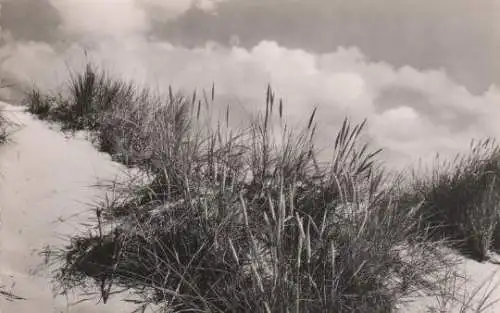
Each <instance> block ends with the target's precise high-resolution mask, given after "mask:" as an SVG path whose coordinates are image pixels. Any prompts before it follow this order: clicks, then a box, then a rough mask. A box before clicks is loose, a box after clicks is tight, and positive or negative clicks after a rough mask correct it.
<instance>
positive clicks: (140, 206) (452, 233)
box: [27, 65, 500, 313]
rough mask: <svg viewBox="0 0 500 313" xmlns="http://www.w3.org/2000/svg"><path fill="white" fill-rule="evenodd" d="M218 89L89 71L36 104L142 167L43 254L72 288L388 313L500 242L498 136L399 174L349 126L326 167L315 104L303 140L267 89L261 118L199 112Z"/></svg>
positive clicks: (288, 308) (220, 307) (181, 300)
mask: <svg viewBox="0 0 500 313" xmlns="http://www.w3.org/2000/svg"><path fill="white" fill-rule="evenodd" d="M214 93H215V91H214V89H213V88H212V90H211V91H210V92H209V94H208V95H207V93H203V94H202V96H201V97H199V96H197V94H196V93H194V94H193V95H192V96H189V97H185V96H183V95H179V94H177V95H174V93H173V91H172V89H169V94H168V95H167V96H166V97H161V96H159V95H156V94H154V93H152V92H151V91H149V90H147V89H141V88H138V87H137V86H136V85H135V84H134V83H132V82H125V81H121V80H119V79H115V78H111V77H109V76H108V75H107V74H106V73H105V72H104V71H100V70H99V69H98V68H96V67H93V66H92V65H88V66H87V67H86V69H85V70H84V71H83V72H81V73H77V74H73V75H72V76H71V79H70V84H69V86H68V87H67V88H66V89H64V90H61V91H60V92H59V93H58V94H56V95H46V94H43V93H41V92H40V91H38V90H36V89H35V90H33V91H32V92H31V93H30V94H29V95H28V96H27V106H28V110H29V111H30V112H31V113H33V114H35V115H37V116H39V117H40V118H41V119H45V120H49V121H53V122H58V123H60V124H61V126H62V129H63V130H65V131H79V130H84V131H87V132H88V133H89V135H90V138H91V139H92V141H93V142H94V143H95V144H96V146H97V147H98V148H99V149H100V150H102V151H105V152H108V153H109V154H111V155H112V156H113V158H114V159H115V160H118V161H120V162H122V163H124V164H126V165H127V166H131V167H132V166H133V167H136V168H138V169H140V173H141V174H140V175H138V177H133V178H131V179H130V181H129V182H126V183H121V184H118V183H114V184H112V186H109V187H110V188H112V189H113V191H114V192H113V194H114V197H113V198H109V199H106V201H103V202H102V204H101V205H99V206H98V207H96V208H95V213H96V214H95V217H96V218H95V224H94V225H95V227H93V228H91V229H89V230H88V232H86V233H82V234H80V235H76V236H74V237H72V238H70V240H69V243H68V245H67V246H65V247H49V248H48V249H47V250H46V251H44V253H45V254H46V255H47V257H48V261H49V263H50V264H51V265H52V266H53V267H52V268H53V269H54V277H55V281H56V282H57V284H58V285H59V287H61V290H62V291H63V292H64V291H69V290H74V289H79V288H83V289H84V290H87V291H88V290H90V291H98V292H99V293H100V295H101V296H102V297H103V299H104V300H105V301H106V300H107V298H108V297H109V296H110V295H111V294H112V293H113V290H116V289H118V290H123V289H125V290H129V289H131V290H133V291H135V292H136V293H137V295H138V299H139V300H138V302H137V303H138V304H139V305H140V306H141V307H142V306H143V307H146V306H147V305H149V304H151V303H154V304H160V305H164V309H165V312H224V313H226V312H235V313H236V312H266V313H275V312H305V313H307V312H311V313H312V312H392V311H395V309H396V307H397V305H398V304H400V303H401V301H402V300H403V299H406V298H407V297H411V296H414V295H415V294H416V292H424V293H425V294H434V293H436V292H440V290H441V289H442V286H443V279H446V277H443V275H442V273H444V272H446V270H447V269H449V268H450V266H452V259H451V258H450V257H449V256H448V255H447V254H446V253H443V252H442V251H443V250H442V249H441V248H442V247H443V246H446V245H447V246H451V247H453V248H458V249H459V251H461V252H463V253H467V255H470V256H472V257H473V258H475V259H478V260H486V259H487V258H488V255H489V254H488V253H489V251H490V250H492V249H496V248H497V247H498V246H500V241H499V238H498V236H499V234H500V233H499V231H500V228H499V227H500V226H499V225H498V209H497V206H498V200H499V199H498V198H499V190H500V187H499V184H498V179H497V176H498V174H499V173H500V164H499V162H498V148H497V146H496V144H495V143H494V142H493V141H492V140H486V141H481V142H479V143H477V144H474V145H473V146H472V153H471V154H469V155H466V156H459V157H457V158H456V159H455V160H452V161H445V162H441V163H439V164H437V165H438V166H436V168H435V169H434V170H433V171H432V172H431V173H428V175H416V174H415V175H413V176H406V177H405V176H401V177H400V178H399V179H392V178H391V177H393V176H391V175H389V174H388V173H386V172H385V171H384V166H383V164H381V163H380V162H379V161H378V153H379V152H380V150H377V149H372V148H371V147H370V146H369V145H368V144H364V143H363V142H361V141H362V140H361V139H360V137H359V136H360V134H361V133H362V131H363V128H364V126H365V122H362V123H359V124H357V123H352V122H351V121H350V120H348V119H345V120H344V123H343V124H342V126H341V128H340V129H339V131H338V133H337V136H336V138H335V141H334V142H333V143H332V150H331V156H332V157H331V158H330V160H329V161H328V162H324V161H322V160H319V159H318V158H317V149H316V148H315V145H314V136H315V132H316V128H317V126H316V123H315V119H314V116H315V114H316V109H314V110H313V111H312V112H311V115H310V116H309V117H308V119H307V120H305V121H304V125H303V128H302V129H301V130H300V131H297V130H296V129H297V127H292V126H295V125H288V124H287V122H286V118H285V113H284V109H285V108H284V107H285V104H284V103H283V102H282V101H281V100H277V99H275V95H274V93H273V92H272V90H271V89H270V88H269V89H268V90H267V94H266V102H265V107H264V108H265V109H264V110H263V112H261V113H260V114H257V115H256V116H255V117H254V118H252V119H251V121H250V122H249V123H248V125H245V126H244V127H241V128H240V129H230V128H229V126H228V125H229V122H228V121H229V119H230V114H231V112H230V110H229V109H228V110H227V112H226V116H225V118H223V119H221V121H220V122H219V123H217V124H216V125H215V126H214V125H213V124H211V123H210V122H207V120H206V119H204V118H205V117H206V116H207V115H209V114H210V107H211V106H214V105H216V104H215V94H214ZM207 108H208V109H207ZM276 129H279V130H278V131H276Z"/></svg>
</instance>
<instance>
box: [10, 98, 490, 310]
mask: <svg viewBox="0 0 500 313" xmlns="http://www.w3.org/2000/svg"><path fill="white" fill-rule="evenodd" d="M0 105H1V102H0ZM5 108H6V110H7V111H8V112H7V113H8V114H7V115H8V116H9V117H10V118H11V119H13V120H14V121H16V122H19V123H20V124H21V128H20V129H19V131H18V132H16V133H15V134H14V135H13V136H12V140H13V142H12V143H9V144H7V145H6V146H3V147H0V209H1V222H2V224H1V228H0V249H1V250H0V252H1V254H0V279H1V281H0V286H1V285H7V287H12V288H11V289H10V288H9V290H10V291H12V292H14V293H15V294H17V295H19V296H22V297H25V298H27V300H25V301H15V302H9V301H6V300H5V299H4V298H3V297H1V296H0V312H2V313H17V312H22V313H31V312H36V313H50V312H57V313H62V312H64V313H67V312H73V313H76V312H80V313H90V312H92V313H94V312H97V313H98V312H101V313H104V312H110V313H111V312H113V313H116V312H130V311H131V309H132V307H130V306H127V305H125V304H124V303H122V302H119V301H117V299H115V300H114V302H111V303H109V304H108V305H96V303H95V302H86V303H83V304H78V305H76V306H68V301H67V299H65V298H62V297H57V298H54V297H53V296H52V292H51V288H50V286H49V279H48V278H47V277H44V276H43V275H40V274H38V275H32V274H31V272H32V270H34V269H35V268H36V267H37V266H38V265H39V264H40V262H42V259H41V258H40V257H39V256H37V255H36V254H33V253H32V251H33V250H36V249H39V248H40V247H42V246H43V245H45V244H48V243H51V244H53V243H57V242H61V241H60V240H61V239H60V238H59V237H60V236H59V235H60V234H71V233H74V232H75V231H76V227H77V225H78V219H79V220H80V221H81V220H82V219H84V218H85V217H84V216H83V215H79V216H77V217H73V218H71V219H69V220H65V221H64V223H61V220H59V218H60V217H70V216H74V215H75V214H84V213H85V212H87V209H88V208H89V207H88V203H89V201H92V200H93V199H97V198H98V197H99V196H102V193H101V191H99V190H97V189H95V188H91V187H89V186H91V185H93V184H95V183H96V182H98V180H100V179H112V178H114V177H116V176H117V175H119V174H120V173H121V171H122V170H123V169H122V168H121V167H120V166H119V165H117V164H116V163H113V162H111V161H110V157H109V156H107V155H105V154H102V153H99V152H97V151H96V150H95V149H94V148H93V147H92V146H91V145H90V144H89V143H88V142H87V141H85V140H77V139H66V138H65V137H64V136H63V135H61V134H60V133H58V132H56V131H52V130H50V129H49V127H47V125H45V124H44V123H42V122H39V121H36V120H34V119H33V118H31V117H30V116H29V115H27V114H25V113H22V112H21V110H20V109H19V108H17V107H13V106H6V107H5ZM461 269H462V271H463V272H464V274H466V275H468V276H469V277H470V278H471V279H472V281H471V283H470V284H468V286H467V289H468V290H469V293H472V292H473V291H474V288H476V287H477V286H478V285H479V284H480V283H481V282H483V281H484V280H485V279H487V278H494V279H493V282H492V284H493V285H494V284H495V283H496V282H498V281H499V280H500V273H499V274H498V275H497V274H496V273H495V272H496V271H497V270H499V269H500V266H498V265H493V264H491V263H483V264H481V263H477V262H474V261H471V260H464V263H463V265H462V266H461ZM14 283H15V285H12V284H14ZM493 285H491V284H490V285H487V286H485V288H486V289H491V288H493V287H494V286H493ZM485 291H488V290H484V291H483V293H484V292H485ZM480 294H481V293H480ZM496 299H500V288H497V289H496V290H495V292H494V294H493V295H492V297H491V299H490V301H494V300H496ZM428 300H429V301H422V300H420V301H418V302H417V303H414V304H412V305H409V306H407V307H405V308H403V309H402V311H403V312H412V313H418V312H426V309H425V307H426V305H427V304H430V303H432V302H434V301H433V299H428ZM456 311H457V310H452V312H456ZM488 312H500V303H497V305H496V306H494V307H492V308H490V310H489V311H488Z"/></svg>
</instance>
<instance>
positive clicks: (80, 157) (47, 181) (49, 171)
mask: <svg viewBox="0 0 500 313" xmlns="http://www.w3.org/2000/svg"><path fill="white" fill-rule="evenodd" d="M0 105H1V103H0ZM4 109H5V110H6V111H7V112H5V113H6V115H7V116H8V117H9V118H10V119H13V120H14V121H16V122H19V123H21V128H20V129H19V130H18V131H17V132H16V133H14V134H13V135H12V142H11V143H8V144H6V145H5V146H2V147H1V148H0V209H1V228H0V253H1V254H0V286H2V285H4V286H6V288H7V291H10V292H13V293H15V294H16V295H18V296H22V297H24V298H27V300H25V301H14V302H9V301H7V300H6V299H5V297H2V296H1V295H0V312H2V313H31V312H34V313H35V312H36V313H49V312H57V313H61V312H65V313H66V312H74V313H76V312H80V313H91V312H92V313H94V312H102V313H104V312H113V313H115V312H130V311H131V307H130V305H128V306H127V305H125V303H123V302H119V301H114V302H112V303H108V304H106V305H102V304H99V305H97V306H96V301H92V302H87V303H83V304H79V305H76V306H71V307H68V303H67V302H68V301H67V299H65V298H63V297H57V298H54V297H53V295H52V291H51V286H50V285H49V279H48V278H47V277H43V275H40V274H38V275H32V274H31V273H32V271H33V270H34V269H35V268H36V267H37V266H38V265H39V264H40V263H41V262H42V261H43V259H42V258H41V257H40V256H38V255H37V254H33V250H36V249H40V248H41V247H43V246H44V245H46V244H53V243H58V242H61V241H60V240H61V238H60V237H61V236H60V235H61V234H71V233H74V232H75V231H76V227H77V225H78V220H77V219H75V218H72V219H70V220H69V221H67V222H64V223H61V222H60V221H58V218H60V217H69V216H71V215H74V214H79V213H82V212H88V209H89V208H90V207H89V201H93V200H95V199H97V197H98V196H99V195H102V193H101V191H99V190H97V189H96V188H92V187H90V186H92V185H93V184H95V183H97V182H98V179H112V178H114V177H116V175H118V174H119V173H120V172H121V168H120V167H119V166H118V165H117V164H116V163H113V162H111V161H110V157H109V156H107V155H105V154H103V153H99V152H97V151H96V150H95V149H94V148H93V147H92V146H91V144H90V143H88V142H86V141H85V140H76V139H66V138H65V137H64V136H63V135H61V134H60V133H58V132H55V131H52V130H50V129H49V128H48V127H47V126H46V125H45V124H44V123H42V122H39V121H36V120H34V119H33V118H31V117H30V116H29V115H27V114H25V113H21V112H20V108H18V107H13V106H5V107H4ZM15 111H17V112H15ZM84 218H85V217H83V216H82V217H81V218H80V221H82V220H83V221H84ZM4 290H5V288H4ZM110 302H111V301H110Z"/></svg>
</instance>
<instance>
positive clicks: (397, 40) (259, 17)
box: [153, 0, 500, 93]
mask: <svg viewBox="0 0 500 313" xmlns="http://www.w3.org/2000/svg"><path fill="white" fill-rule="evenodd" d="M499 20H500V3H499V2H498V1H496V0H480V1H470V0H440V1H431V0H428V1H423V0H384V1H374V0H356V1H354V0H351V1H342V0H272V1H269V0H266V1H264V0H230V1H225V2H221V3H219V4H218V5H217V8H216V10H215V11H211V12H205V11H202V10H200V9H198V8H195V7H193V8H191V9H189V10H188V11H186V12H185V13H184V14H183V15H181V16H179V17H178V18H176V19H175V20H169V21H167V20H166V19H165V21H164V22H162V21H159V20H158V14H156V19H155V25H154V30H153V33H154V34H155V35H156V36H158V37H159V38H163V39H168V40H169V41H172V42H174V43H177V44H183V45H186V46H189V47H192V46H199V45H201V44H204V43H205V42H206V41H207V40H213V41H217V42H219V43H223V44H228V43H229V41H230V39H231V37H232V36H238V39H239V41H240V43H241V45H243V46H245V47H252V46H254V45H256V44H257V43H258V42H260V41H262V40H274V41H277V42H279V43H280V44H281V45H283V46H286V47H289V48H302V49H306V50H308V51H312V52H329V51H333V50H335V49H336V48H337V47H338V46H357V47H359V48H360V49H361V50H362V51H363V52H364V53H365V54H366V55H368V56H370V58H371V59H372V60H382V61H387V62H389V63H391V64H393V65H395V66H403V65H410V66H413V67H416V68H419V69H426V68H444V69H445V70H446V71H447V72H448V73H449V74H450V75H451V76H452V77H453V78H454V79H455V80H456V81H458V82H459V83H461V84H465V85H466V86H467V87H468V88H469V89H470V90H471V91H473V92H476V93H478V92H482V91H484V90H486V89H487V88H488V87H489V86H490V84H492V83H496V84H500V59H499V58H497V57H496V56H497V55H500V24H499V23H498V22H497V21H499Z"/></svg>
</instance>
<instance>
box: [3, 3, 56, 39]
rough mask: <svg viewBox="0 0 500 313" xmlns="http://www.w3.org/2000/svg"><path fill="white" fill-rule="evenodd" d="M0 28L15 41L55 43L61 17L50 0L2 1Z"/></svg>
mask: <svg viewBox="0 0 500 313" xmlns="http://www.w3.org/2000/svg"><path fill="white" fill-rule="evenodd" d="M0 5H1V14H0V28H1V29H3V30H4V31H8V32H9V33H10V34H11V35H12V36H13V37H14V39H15V40H23V41H43V42H54V41H56V40H57V39H58V27H59V25H60V23H61V17H60V15H59V12H58V10H57V9H56V8H55V7H54V6H52V4H51V2H50V0H3V1H0Z"/></svg>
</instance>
